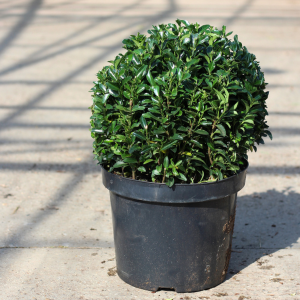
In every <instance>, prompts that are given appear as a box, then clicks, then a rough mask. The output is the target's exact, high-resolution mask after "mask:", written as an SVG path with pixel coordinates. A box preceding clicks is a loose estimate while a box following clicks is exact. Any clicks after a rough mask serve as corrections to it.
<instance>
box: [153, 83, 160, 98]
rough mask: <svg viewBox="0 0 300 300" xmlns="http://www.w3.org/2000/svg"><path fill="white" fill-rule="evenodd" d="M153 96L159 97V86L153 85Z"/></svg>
mask: <svg viewBox="0 0 300 300" xmlns="http://www.w3.org/2000/svg"><path fill="white" fill-rule="evenodd" d="M152 89H153V92H154V94H155V95H156V96H157V97H159V86H158V85H155V86H153V87H152Z"/></svg>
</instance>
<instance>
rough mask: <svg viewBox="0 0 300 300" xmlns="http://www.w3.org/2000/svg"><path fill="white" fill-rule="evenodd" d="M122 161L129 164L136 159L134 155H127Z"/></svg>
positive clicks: (135, 161)
mask: <svg viewBox="0 0 300 300" xmlns="http://www.w3.org/2000/svg"><path fill="white" fill-rule="evenodd" d="M124 162H126V163H129V164H135V163H137V162H138V161H137V160H136V158H134V157H127V158H125V159H124Z"/></svg>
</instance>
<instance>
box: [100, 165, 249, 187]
mask: <svg viewBox="0 0 300 300" xmlns="http://www.w3.org/2000/svg"><path fill="white" fill-rule="evenodd" d="M245 162H246V166H245V167H244V168H243V169H242V170H241V171H240V172H239V173H237V174H234V175H232V176H230V177H227V178H224V179H222V180H216V181H212V182H200V183H175V184H174V185H173V186H199V185H208V184H209V185H211V184H217V183H220V182H225V181H228V180H230V179H232V178H233V177H235V176H238V175H239V174H241V173H243V172H247V169H248V167H249V163H248V161H247V160H245ZM100 167H101V171H102V170H103V171H105V172H106V173H108V174H110V175H111V176H116V177H117V178H122V179H125V180H130V181H137V182H140V183H145V184H155V185H163V186H165V185H166V183H162V182H152V181H144V180H138V179H132V178H128V177H123V176H120V175H117V174H113V173H111V172H108V171H107V170H106V169H104V168H103V167H102V165H100ZM173 186H172V187H173ZM172 187H171V188H172Z"/></svg>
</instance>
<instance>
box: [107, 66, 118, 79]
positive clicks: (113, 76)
mask: <svg viewBox="0 0 300 300" xmlns="http://www.w3.org/2000/svg"><path fill="white" fill-rule="evenodd" d="M107 73H108V75H109V76H110V77H111V78H112V79H113V80H114V81H117V77H116V75H115V74H114V73H113V72H112V70H111V69H108V71H107Z"/></svg>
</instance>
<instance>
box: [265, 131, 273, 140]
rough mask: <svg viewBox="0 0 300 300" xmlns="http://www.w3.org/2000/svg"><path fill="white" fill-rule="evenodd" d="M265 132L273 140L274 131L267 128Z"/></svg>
mask: <svg viewBox="0 0 300 300" xmlns="http://www.w3.org/2000/svg"><path fill="white" fill-rule="evenodd" d="M264 132H265V133H266V134H267V135H268V136H269V138H270V139H271V140H272V139H273V136H272V133H271V132H270V131H269V130H265V131H264Z"/></svg>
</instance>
